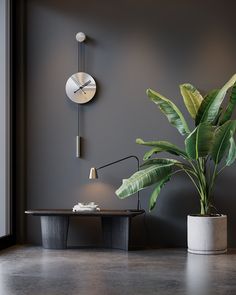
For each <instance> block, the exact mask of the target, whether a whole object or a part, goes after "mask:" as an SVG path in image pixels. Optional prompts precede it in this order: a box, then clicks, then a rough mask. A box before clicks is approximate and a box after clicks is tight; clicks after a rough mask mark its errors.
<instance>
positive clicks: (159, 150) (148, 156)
mask: <svg viewBox="0 0 236 295" xmlns="http://www.w3.org/2000/svg"><path fill="white" fill-rule="evenodd" d="M162 151H163V149H161V148H158V147H154V148H152V149H150V150H149V151H147V152H146V153H145V154H144V156H143V160H144V161H146V160H148V159H150V158H151V156H152V155H154V154H157V153H160V152H162Z"/></svg>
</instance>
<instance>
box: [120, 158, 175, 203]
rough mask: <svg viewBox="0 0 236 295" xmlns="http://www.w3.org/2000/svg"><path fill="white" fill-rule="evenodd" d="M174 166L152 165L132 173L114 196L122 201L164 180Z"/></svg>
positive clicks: (171, 164)
mask: <svg viewBox="0 0 236 295" xmlns="http://www.w3.org/2000/svg"><path fill="white" fill-rule="evenodd" d="M173 165H174V164H173V163H170V164H166V165H162V166H160V165H152V166H150V167H147V168H146V169H144V170H140V171H138V172H136V173H134V174H133V175H132V176H131V177H130V178H129V179H126V180H125V181H124V182H123V184H122V185H121V186H120V187H119V188H118V190H117V191H116V194H117V196H118V197H119V198H121V199H124V198H126V197H128V196H130V195H133V194H135V193H136V192H138V191H140V190H142V189H144V188H145V187H148V186H150V185H152V184H154V183H157V182H159V181H161V180H163V179H165V178H166V177H167V176H168V175H169V174H170V173H171V171H172V166H173Z"/></svg>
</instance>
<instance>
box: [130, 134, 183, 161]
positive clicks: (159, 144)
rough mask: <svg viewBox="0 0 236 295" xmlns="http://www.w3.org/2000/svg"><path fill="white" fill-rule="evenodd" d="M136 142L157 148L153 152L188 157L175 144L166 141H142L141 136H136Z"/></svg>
mask: <svg viewBox="0 0 236 295" xmlns="http://www.w3.org/2000/svg"><path fill="white" fill-rule="evenodd" d="M136 143H138V144H142V145H146V146H152V147H155V148H157V150H156V151H155V153H157V152H168V153H170V154H173V155H177V156H182V157H184V158H188V155H187V153H186V152H185V151H183V150H181V149H179V148H178V147H177V146H176V145H174V144H172V143H170V142H168V141H143V140H142V139H141V138H137V139H136Z"/></svg>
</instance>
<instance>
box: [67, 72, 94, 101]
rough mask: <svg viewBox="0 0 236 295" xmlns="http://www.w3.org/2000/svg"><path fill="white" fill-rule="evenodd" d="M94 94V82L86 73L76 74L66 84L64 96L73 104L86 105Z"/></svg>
mask: <svg viewBox="0 0 236 295" xmlns="http://www.w3.org/2000/svg"><path fill="white" fill-rule="evenodd" d="M95 93H96V82H95V80H94V79H93V77H92V76H90V75H89V74H87V73H84V72H79V73H76V74H74V75H72V76H71V77H70V78H69V79H68V80H67V82H66V94H67V96H68V97H69V98H70V99H71V100H72V101H73V102H76V103H86V102H88V101H90V100H91V99H92V98H93V97H94V95H95Z"/></svg>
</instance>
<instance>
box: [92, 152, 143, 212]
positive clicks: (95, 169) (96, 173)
mask: <svg viewBox="0 0 236 295" xmlns="http://www.w3.org/2000/svg"><path fill="white" fill-rule="evenodd" d="M130 158H134V159H136V161H137V165H138V169H137V170H138V171H139V159H138V157H136V156H128V157H125V158H122V159H120V160H117V161H114V162H111V163H108V164H106V165H103V166H101V167H98V168H95V167H92V168H91V169H90V173H89V179H97V178H98V172H97V171H98V170H100V169H103V168H105V167H108V166H111V165H113V164H116V163H119V162H121V161H125V160H127V159H130ZM137 210H141V208H140V200H139V192H138V203H137Z"/></svg>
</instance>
